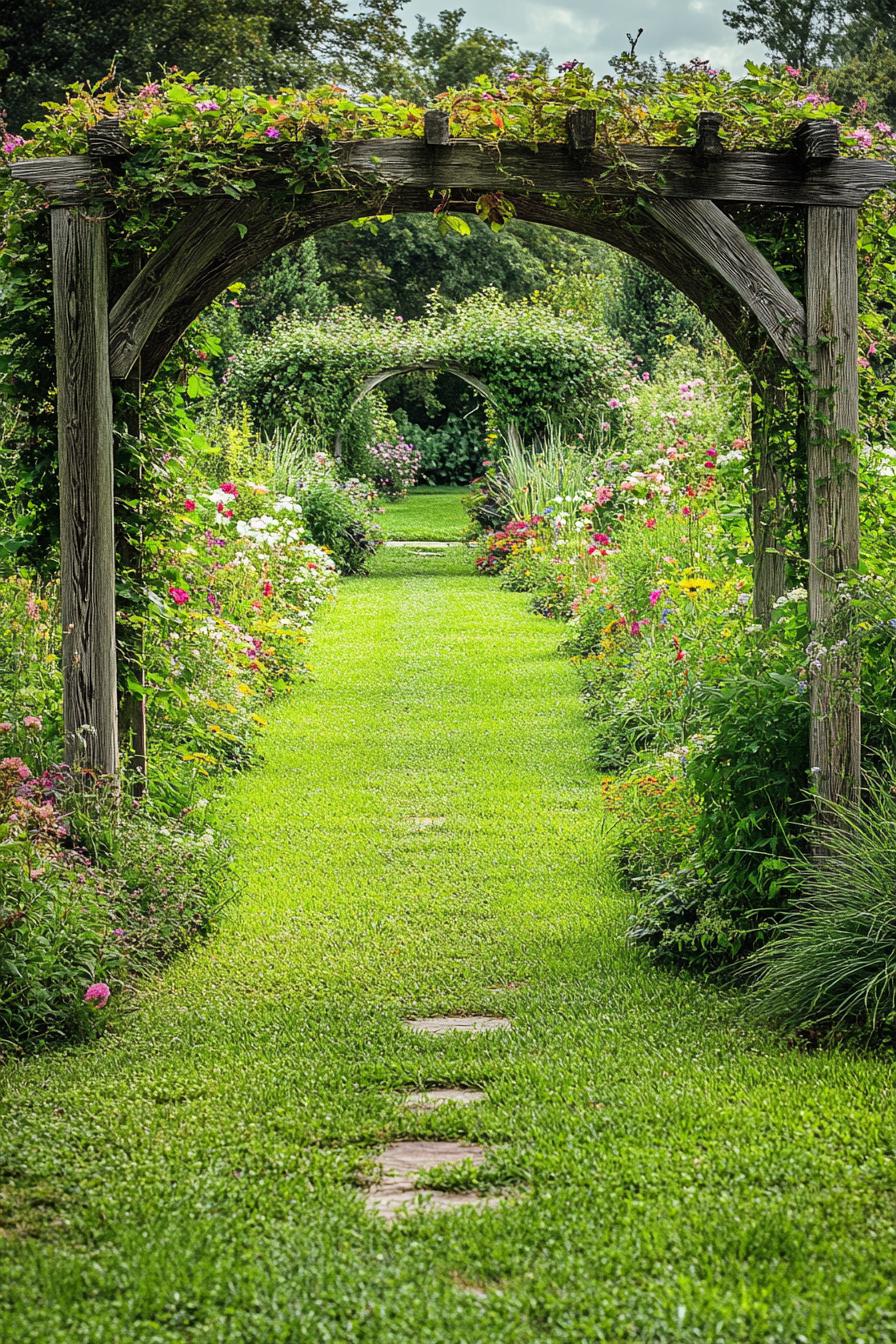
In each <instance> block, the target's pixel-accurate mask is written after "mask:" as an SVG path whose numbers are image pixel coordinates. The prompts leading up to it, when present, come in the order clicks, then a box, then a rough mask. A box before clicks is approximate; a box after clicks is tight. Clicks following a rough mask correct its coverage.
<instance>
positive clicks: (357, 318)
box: [225, 291, 624, 447]
mask: <svg viewBox="0 0 896 1344" xmlns="http://www.w3.org/2000/svg"><path fill="white" fill-rule="evenodd" d="M623 358H624V355H623V349H622V346H621V345H620V343H619V342H617V341H616V340H615V339H614V338H612V337H611V336H609V335H608V334H607V333H606V331H605V330H603V329H602V328H601V327H599V326H596V325H591V324H589V323H583V322H582V320H581V317H580V316H578V317H575V318H574V317H572V316H568V315H564V314H562V313H558V312H556V311H555V310H554V309H552V308H551V307H550V305H549V304H548V303H546V302H541V301H539V298H538V297H537V296H536V297H535V298H533V299H530V300H526V301H524V302H522V303H519V302H517V303H508V302H506V301H505V300H504V299H503V297H502V296H501V295H500V294H498V293H497V292H495V291H485V292H483V293H481V294H477V295H475V296H474V297H473V298H471V299H469V300H468V301H467V302H465V303H462V304H460V305H459V306H458V307H457V308H455V309H453V310H451V311H448V312H445V311H441V310H439V309H438V308H437V307H436V306H435V305H434V307H433V309H432V310H431V312H430V313H429V314H428V315H427V316H426V317H424V318H422V319H420V320H419V321H412V322H403V321H401V320H400V319H386V320H384V321H374V320H371V318H370V317H368V316H365V315H364V314H362V313H361V312H360V311H359V310H357V309H352V308H345V309H337V310H335V311H334V312H333V313H332V314H331V315H330V316H329V317H327V318H325V319H324V320H323V321H322V322H309V321H307V320H284V321H281V322H280V323H278V324H277V325H275V327H274V328H273V330H272V331H271V332H269V333H268V334H266V335H265V336H264V337H263V338H259V339H256V340H254V341H253V342H251V343H250V344H249V345H248V346H247V347H245V348H244V350H243V351H242V352H241V353H240V354H239V355H238V356H237V358H236V359H235V360H234V362H233V363H232V364H231V366H230V369H229V372H228V375H227V387H226V393H225V395H226V397H227V399H229V400H233V401H234V402H237V403H242V404H244V405H246V406H247V407H248V408H249V410H250V411H251V413H252V417H253V420H254V422H255V423H256V425H257V426H258V427H259V428H260V429H262V430H263V431H266V432H271V431H275V430H277V429H279V428H283V427H285V426H290V427H292V426H299V427H300V428H302V429H303V430H305V431H307V432H308V433H309V434H310V435H312V436H313V437H314V438H315V439H317V440H318V441H319V442H320V443H321V445H322V446H324V447H332V446H333V445H334V444H335V443H336V442H337V441H338V439H339V438H340V436H342V438H343V442H345V440H346V438H347V432H346V426H347V425H349V426H350V425H351V424H352V421H353V418H354V417H356V416H357V413H358V411H359V410H361V408H362V406H363V401H362V402H359V398H360V397H361V396H362V394H363V392H364V390H365V387H366V386H369V381H370V380H371V379H372V378H373V377H374V376H375V375H377V374H380V373H383V374H385V373H387V372H388V371H389V370H399V369H400V370H409V369H423V370H431V371H434V372H445V373H450V372H456V371H457V370H458V369H462V370H463V371H464V373H465V374H467V375H469V376H471V377H472V378H474V379H476V380H478V381H479V382H480V383H482V384H483V385H484V386H485V387H486V388H488V391H489V394H490V397H489V401H488V403H487V414H488V417H489V421H490V425H491V427H492V428H493V429H495V430H497V431H498V432H506V431H508V430H509V428H510V426H512V425H515V426H516V427H517V428H518V430H519V432H520V434H521V435H522V436H523V437H526V436H529V435H534V434H538V433H540V432H542V431H543V430H544V428H545V426H546V424H547V423H549V422H551V423H560V424H563V425H566V426H568V427H570V428H572V427H573V426H578V425H579V424H581V423H584V422H585V421H587V420H588V418H589V417H593V416H594V415H595V414H597V415H599V416H609V415H610V412H609V409H608V402H609V400H610V397H611V394H612V389H613V387H614V386H616V385H618V374H619V369H620V365H621V363H622V360H623ZM374 395H375V394H374ZM365 400H366V399H365ZM365 428H366V424H365V419H364V417H363V416H361V417H360V419H359V421H358V422H357V423H356V432H357V431H360V432H363V430H364V429H365Z"/></svg>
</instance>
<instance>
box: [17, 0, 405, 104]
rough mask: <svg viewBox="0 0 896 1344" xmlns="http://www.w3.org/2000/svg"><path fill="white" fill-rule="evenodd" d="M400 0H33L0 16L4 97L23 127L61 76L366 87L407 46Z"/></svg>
mask: <svg viewBox="0 0 896 1344" xmlns="http://www.w3.org/2000/svg"><path fill="white" fill-rule="evenodd" d="M405 3H406V0H362V3H361V5H360V7H359V8H358V10H357V12H352V11H351V10H350V9H349V5H348V3H347V0H194V2H193V4H191V5H189V6H185V5H184V4H183V0H155V3H154V4H152V5H147V4H145V3H143V2H142V0H41V3H39V4H37V5H35V6H28V5H17V6H9V7H8V8H7V7H4V10H3V15H2V17H0V108H3V109H5V111H6V115H7V118H8V121H9V124H10V126H11V127H13V128H14V129H17V128H19V127H20V126H21V125H22V124H23V123H24V122H26V121H28V120H29V119H30V118H33V117H36V116H39V115H40V103H41V102H43V101H45V100H47V99H58V98H59V97H60V95H61V93H62V90H63V89H64V88H65V86H66V85H68V84H71V83H74V82H75V81H90V82H96V81H98V80H101V79H102V78H103V77H104V76H106V75H107V74H108V73H109V71H110V70H111V69H112V68H113V66H114V68H115V71H116V74H117V76H118V77H119V78H123V79H126V80H133V81H136V82H140V83H142V82H143V81H144V80H146V79H148V78H150V77H151V76H152V75H154V74H156V73H158V70H159V68H160V67H161V66H164V65H177V66H179V67H180V68H181V69H182V70H196V71H198V72H200V73H201V74H202V75H203V76H205V77H206V78H207V79H209V80H211V81H213V82H216V83H221V84H231V85H236V84H251V85H255V86H257V87H259V88H262V89H270V88H277V87H278V86H280V85H294V86H297V87H300V88H301V87H303V86H307V85H308V84H313V83H316V82H321V81H322V80H324V79H328V78H333V79H338V80H341V81H346V82H350V83H354V84H356V85H358V86H360V87H364V88H370V89H373V90H376V89H379V88H381V87H382V84H383V81H384V79H388V78H389V76H388V73H387V72H388V70H389V69H390V67H391V65H392V63H395V62H398V61H400V60H401V59H402V58H406V57H407V43H406V40H405V34H404V26H403V23H402V20H401V11H402V9H403V7H404V4H405Z"/></svg>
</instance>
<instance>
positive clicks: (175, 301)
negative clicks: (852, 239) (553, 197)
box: [109, 188, 805, 378]
mask: <svg viewBox="0 0 896 1344" xmlns="http://www.w3.org/2000/svg"><path fill="white" fill-rule="evenodd" d="M511 199H512V203H513V205H514V207H515V209H516V213H517V216H518V217H519V218H520V219H525V220H530V221H533V222H537V223H542V224H549V225H551V226H553V227H555V228H562V229H568V230H569V231H570V232H574V233H582V234H587V235H589V236H591V237H594V238H600V239H602V240H603V241H605V242H608V243H610V244H612V245H613V246H614V247H617V248H620V249H621V250H622V251H624V252H627V253H628V254H629V255H630V256H633V257H635V258H636V259H638V260H639V261H642V262H644V263H645V265H648V266H650V267H652V268H653V269H654V270H656V271H658V272H659V273H660V274H661V275H663V276H665V277H666V279H668V280H670V281H671V282H672V284H674V285H675V286H676V287H677V288H678V289H680V290H681V291H682V293H684V294H685V295H686V296H687V297H688V298H689V299H691V300H692V302H693V303H694V304H695V305H696V306H697V307H698V308H699V309H700V311H701V312H703V313H704V314H705V316H706V317H707V318H708V319H709V320H710V321H711V322H712V323H713V324H714V325H715V326H716V327H717V329H718V330H719V331H720V332H721V334H722V335H723V336H724V337H725V339H726V340H727V341H728V343H729V344H730V345H731V346H732V348H733V349H734V351H735V352H736V353H737V354H738V356H739V357H740V358H741V359H742V361H743V362H744V363H745V364H746V365H747V366H748V367H749V366H751V365H752V364H753V363H754V362H755V360H756V357H757V352H758V351H760V350H763V349H764V348H765V347H766V346H768V345H769V343H771V346H772V347H773V348H774V350H775V351H776V352H777V354H778V356H780V358H781V359H782V360H784V361H785V362H789V361H790V360H795V359H799V358H800V357H801V356H802V354H803V352H804V350H805V313H804V310H803V307H802V304H801V303H800V302H799V300H797V299H796V298H795V297H794V296H793V295H792V294H791V293H790V291H789V290H788V289H787V288H786V286H785V285H784V284H783V282H782V281H781V279H780V277H779V276H778V275H777V273H776V272H775V270H774V268H773V267H772V266H771V265H770V263H769V262H768V261H767V260H766V259H765V258H764V257H763V256H762V254H761V253H760V252H759V251H758V250H757V249H756V248H755V247H753V245H752V244H751V243H749V242H748V241H747V239H746V238H745V237H744V235H743V234H742V233H741V232H740V230H739V229H738V228H737V226H736V225H735V224H734V223H733V221H732V220H730V219H729V218H728V216H727V215H725V214H724V213H723V212H722V211H721V210H720V209H719V208H718V206H716V205H714V204H713V203H712V202H711V201H657V202H654V203H652V204H651V205H650V206H649V207H647V208H642V207H641V206H634V205H629V204H618V203H610V204H609V205H608V204H606V203H602V204H600V205H594V206H592V207H591V208H590V209H589V208H579V209H576V208H574V207H573V206H571V205H569V206H567V207H565V208H560V207H558V206H557V205H555V204H553V203H552V202H551V203H549V202H547V201H545V200H544V198H543V197H540V196H538V195H525V196H518V197H513V198H511ZM212 207H214V208H212ZM452 209H453V210H455V211H457V212H462V211H467V212H469V211H471V210H473V209H474V201H473V200H472V199H468V200H463V199H460V200H458V201H455V202H452ZM431 211H432V197H431V195H430V193H429V192H427V191H421V190H420V189H418V188H413V189H399V190H396V191H392V192H390V193H386V194H384V193H382V192H381V191H380V192H374V191H372V190H371V191H369V192H368V193H367V194H366V195H365V194H364V193H363V192H361V191H360V190H357V191H350V192H326V193H321V194H320V195H318V196H316V197H314V196H312V197H311V198H310V199H308V200H306V199H305V198H301V197H300V198H296V200H295V201H294V202H292V203H290V204H286V205H284V203H283V202H282V201H276V200H272V199H269V198H264V197H256V198H255V199H253V200H252V201H248V202H245V201H243V202H235V201H231V200H229V199H223V200H220V199H219V200H216V201H214V202H204V203H203V204H202V205H201V206H197V207H195V208H194V209H193V210H192V211H190V212H189V213H188V214H186V215H185V216H184V217H183V219H182V220H181V221H180V223H179V224H178V225H177V226H176V227H175V228H174V230H173V231H172V233H171V235H170V236H169V238H168V239H167V240H166V241H165V243H163V244H162V246H161V247H160V248H159V250H158V251H157V252H156V253H155V255H154V256H153V257H151V258H150V259H149V261H148V262H147V263H146V265H145V266H144V267H143V269H142V271H141V272H140V274H139V275H138V276H137V277H136V279H135V280H134V281H133V282H132V284H131V285H129V286H128V288H127V289H126V290H125V292H124V294H122V296H121V298H120V299H119V300H118V302H117V303H116V304H115V305H114V307H113V309H112V312H111V314H110V321H109V353H110V366H111V370H112V375H113V377H118V378H123V377H126V376H127V374H128V373H129V372H130V369H131V367H132V366H133V363H134V361H135V360H136V359H137V357H138V356H139V355H140V354H141V352H142V367H143V372H144V377H145V378H151V377H152V376H153V375H154V374H155V373H156V372H157V371H158V368H159V366H160V365H161V363H162V361H163V360H164V358H165V356H166V355H167V354H168V353H169V351H170V350H171V349H172V348H173V346H174V345H175V344H176V342H177V341H178V340H179V339H180V337H181V336H182V335H183V333H184V331H185V330H186V328H187V327H188V326H189V324H190V322H192V321H193V319H194V318H195V317H197V316H198V314H199V313H200V312H202V310H203V309H204V308H206V307H207V306H208V304H209V303H211V302H212V300H213V299H214V298H216V297H217V295H218V294H220V293H221V292H222V290H224V289H226V288H227V286H228V285H231V284H233V283H234V282H235V281H236V280H238V279H239V278H240V277H241V276H243V275H245V274H246V273H247V272H249V271H251V270H252V269H254V268H255V267H256V266H258V265H260V264H261V263H262V262H263V261H264V260H266V259H267V258H268V257H269V256H271V254H272V253H273V252H275V251H277V250H278V249H279V248H281V247H285V246H287V245H288V244H290V243H296V242H300V241H302V240H303V239H305V238H309V237H311V236H312V235H313V234H314V233H317V232H318V231H319V230H320V229H324V228H328V227H332V226H333V225H335V224H342V223H346V222H348V221H349V220H352V219H357V218H359V217H361V216H363V215H365V214H374V213H376V214H385V213H395V214H399V213H413V212H417V213H420V212H423V213H431Z"/></svg>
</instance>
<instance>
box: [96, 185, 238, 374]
mask: <svg viewBox="0 0 896 1344" xmlns="http://www.w3.org/2000/svg"><path fill="white" fill-rule="evenodd" d="M250 211H251V204H247V203H245V202H242V201H233V200H230V199H222V198H220V197H218V198H215V199H213V200H203V201H202V202H201V203H200V204H198V205H195V206H194V207H193V208H192V209H191V210H190V211H189V212H188V213H187V214H186V215H185V216H184V217H183V218H182V220H181V222H180V223H179V224H178V225H176V226H175V228H174V229H173V230H172V232H171V233H170V234H169V235H168V237H167V238H166V240H165V242H164V243H162V245H161V247H160V248H159V249H158V251H157V252H155V253H154V254H153V256H152V257H151V258H150V260H149V261H148V262H147V264H146V265H145V266H144V267H143V268H142V270H141V271H140V273H139V275H138V276H137V277H136V278H135V280H134V281H133V282H132V283H131V284H130V285H129V286H128V288H127V289H126V290H125V292H124V294H123V295H122V296H121V298H120V299H119V300H118V302H117V303H116V304H115V306H114V308H113V309H112V313H111V316H110V320H109V350H110V367H111V372H112V377H113V378H126V377H127V375H128V374H129V373H130V371H131V369H132V368H133V366H134V363H135V362H136V360H137V358H138V356H139V354H140V352H141V350H142V349H143V346H144V345H145V343H146V340H147V337H148V336H149V334H150V332H152V330H153V329H154V327H156V325H157V324H158V322H159V320H160V319H161V317H162V315H163V314H164V313H165V311H166V309H167V308H168V307H169V306H170V304H171V303H172V301H173V300H174V298H175V297H176V295H177V293H178V292H179V291H180V290H182V289H184V288H186V287H188V286H189V285H191V284H193V283H194V282H197V281H200V280H201V278H202V276H203V274H204V273H205V272H206V271H207V269H208V268H209V266H210V264H211V263H212V262H213V261H214V258H215V255H216V253H217V252H218V251H220V249H221V248H222V246H225V245H226V243H227V241H228V239H229V238H230V237H231V236H232V237H233V238H234V239H236V238H238V237H239V228H240V227H243V228H246V227H248V226H247V225H246V224H245V222H244V217H245V216H246V215H247V213H248V212H250ZM218 292H220V291H218Z"/></svg>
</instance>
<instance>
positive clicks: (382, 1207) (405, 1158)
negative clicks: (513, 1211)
mask: <svg viewBox="0 0 896 1344" xmlns="http://www.w3.org/2000/svg"><path fill="white" fill-rule="evenodd" d="M485 1156H486V1154H485V1149H484V1148H482V1147H480V1145H479V1144H477V1143H456V1142H454V1141H452V1140H439V1139H400V1140H399V1141H398V1142H397V1143H390V1144H389V1146H388V1147H387V1148H386V1149H385V1151H384V1152H383V1153H381V1155H380V1158H379V1163H380V1179H379V1180H378V1181H376V1182H375V1183H374V1184H373V1185H370V1186H368V1187H367V1189H366V1191H365V1193H364V1198H365V1203H366V1204H367V1207H368V1209H370V1210H371V1211H372V1212H374V1213H378V1214H380V1215H381V1217H383V1218H386V1219H387V1220H389V1221H391V1220H392V1219H393V1218H395V1217H397V1215H398V1214H399V1213H400V1212H401V1211H402V1209H410V1208H415V1207H418V1208H419V1209H420V1210H421V1212H428V1213H442V1212H444V1211H446V1210H450V1209H457V1208H464V1207H471V1206H473V1207H476V1208H493V1207H494V1206H495V1205H496V1204H498V1203H500V1196H497V1195H482V1194H480V1193H479V1192H478V1191H477V1190H426V1189H421V1188H420V1187H419V1186H418V1185H417V1178H418V1177H419V1176H421V1175H422V1174H423V1173H424V1172H425V1171H429V1170H431V1169H432V1168H433V1167H442V1166H455V1165H457V1164H459V1163H461V1162H472V1164H473V1165H474V1166H475V1167H481V1166H482V1163H483V1162H484V1161H485Z"/></svg>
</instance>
